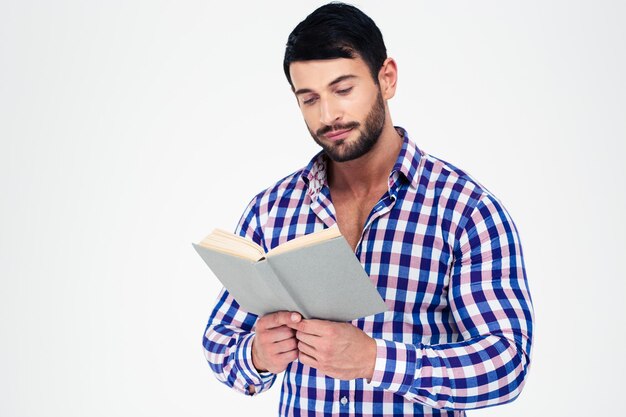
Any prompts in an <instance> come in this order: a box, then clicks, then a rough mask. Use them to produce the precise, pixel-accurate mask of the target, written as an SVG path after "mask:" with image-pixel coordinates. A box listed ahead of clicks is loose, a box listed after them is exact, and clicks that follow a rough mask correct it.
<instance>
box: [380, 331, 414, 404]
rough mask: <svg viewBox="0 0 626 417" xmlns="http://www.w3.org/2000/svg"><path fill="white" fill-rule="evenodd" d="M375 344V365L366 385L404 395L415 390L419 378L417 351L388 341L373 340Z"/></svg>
mask: <svg viewBox="0 0 626 417" xmlns="http://www.w3.org/2000/svg"><path fill="white" fill-rule="evenodd" d="M374 341H375V342H376V364H375V365H374V374H373V375H372V379H371V381H370V382H369V384H368V385H370V386H371V387H373V388H380V389H384V390H387V391H391V392H394V393H396V394H399V395H404V394H406V393H407V392H408V391H409V389H411V388H415V384H416V382H417V381H416V379H417V378H419V371H418V370H417V365H418V364H417V350H416V347H415V346H413V345H410V344H405V343H400V342H394V341H390V340H383V339H374Z"/></svg>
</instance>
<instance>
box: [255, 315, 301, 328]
mask: <svg viewBox="0 0 626 417" xmlns="http://www.w3.org/2000/svg"><path fill="white" fill-rule="evenodd" d="M299 321H300V314H298V313H292V312H290V311H278V312H276V313H270V314H268V315H266V316H263V317H262V318H261V319H260V320H259V323H258V326H259V327H261V328H263V329H273V328H276V327H280V326H284V325H286V324H292V323H297V322H299Z"/></svg>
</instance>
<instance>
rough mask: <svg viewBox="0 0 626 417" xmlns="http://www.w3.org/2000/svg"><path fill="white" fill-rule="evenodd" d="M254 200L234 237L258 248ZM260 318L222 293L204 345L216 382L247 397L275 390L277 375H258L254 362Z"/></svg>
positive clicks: (240, 221) (203, 339) (209, 324)
mask: <svg viewBox="0 0 626 417" xmlns="http://www.w3.org/2000/svg"><path fill="white" fill-rule="evenodd" d="M255 203H256V198H254V199H253V200H252V201H251V202H250V204H249V205H248V207H247V208H246V210H245V211H244V213H243V215H242V216H241V219H240V220H239V223H238V225H237V228H236V231H235V233H236V234H238V235H240V236H243V237H246V238H248V239H250V240H252V241H254V242H256V243H257V244H261V238H260V236H259V235H258V233H257V232H256V230H257V228H258V221H257V217H256V211H255ZM257 319H258V317H257V316H256V315H254V314H250V313H247V312H246V311H243V310H242V309H241V308H240V307H239V304H237V302H236V301H235V300H234V299H233V297H232V296H231V295H230V293H229V292H228V291H227V290H226V289H222V292H221V293H220V295H219V297H218V298H217V301H216V303H215V307H214V308H213V311H212V313H211V315H210V317H209V321H208V324H207V326H206V329H205V332H204V336H203V338H202V345H203V347H204V355H205V357H206V359H207V361H208V363H209V365H210V366H211V369H212V370H213V372H214V373H215V375H216V377H217V379H219V380H220V381H221V382H223V383H224V384H226V385H228V386H229V387H232V388H234V389H235V390H237V391H239V392H242V393H244V394H246V395H253V394H255V393H256V394H258V393H260V392H262V391H264V390H266V389H268V388H270V387H271V386H272V384H273V383H274V381H275V379H276V375H275V374H273V373H270V372H258V371H257V370H256V368H255V367H254V364H253V362H252V344H253V343H252V342H253V339H254V336H255V333H254V328H255V326H256V325H257Z"/></svg>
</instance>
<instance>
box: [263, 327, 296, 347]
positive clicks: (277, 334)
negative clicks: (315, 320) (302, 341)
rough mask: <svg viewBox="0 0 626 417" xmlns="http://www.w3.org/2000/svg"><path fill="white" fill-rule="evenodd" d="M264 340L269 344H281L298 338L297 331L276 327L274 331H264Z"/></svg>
mask: <svg viewBox="0 0 626 417" xmlns="http://www.w3.org/2000/svg"><path fill="white" fill-rule="evenodd" d="M263 332H264V335H263V338H264V340H266V341H267V342H269V343H276V342H281V341H283V340H287V339H293V338H295V337H296V331H295V330H294V329H291V328H289V327H287V326H281V327H275V328H273V329H268V330H264V331H263Z"/></svg>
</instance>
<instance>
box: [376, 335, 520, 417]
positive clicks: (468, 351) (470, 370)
mask: <svg viewBox="0 0 626 417" xmlns="http://www.w3.org/2000/svg"><path fill="white" fill-rule="evenodd" d="M376 344H377V356H376V364H375V370H374V375H373V378H372V380H371V385H372V386H374V387H377V388H381V389H385V390H389V391H392V392H395V393H396V394H398V395H402V396H403V397H405V398H406V399H408V400H410V401H415V402H420V403H422V404H426V405H428V406H430V407H434V408H446V409H471V408H479V407H485V406H489V405H496V404H502V403H506V402H509V401H512V400H513V399H515V398H516V397H517V396H518V395H519V393H520V392H521V389H522V387H523V385H524V380H525V377H526V374H527V370H528V365H529V360H528V356H527V355H526V353H525V352H523V351H522V350H521V348H520V347H519V346H517V345H516V344H515V343H514V342H513V341H512V340H510V339H509V338H506V337H503V336H496V335H487V336H480V337H477V338H474V339H471V340H468V341H465V342H459V343H450V344H441V345H433V346H428V345H422V344H419V345H412V344H404V343H399V342H392V341H386V340H382V339H376Z"/></svg>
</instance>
